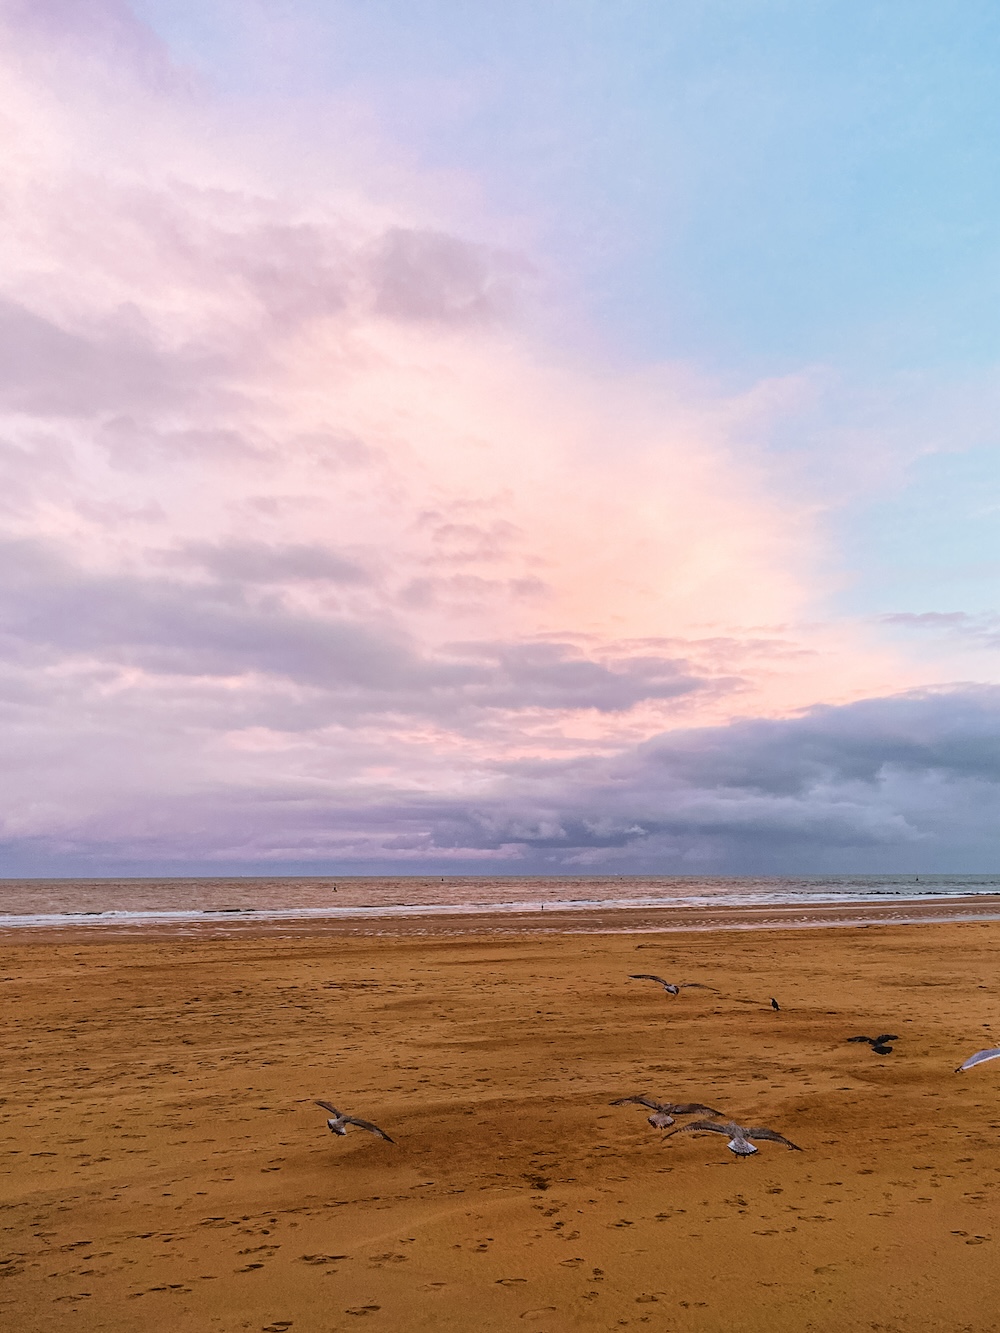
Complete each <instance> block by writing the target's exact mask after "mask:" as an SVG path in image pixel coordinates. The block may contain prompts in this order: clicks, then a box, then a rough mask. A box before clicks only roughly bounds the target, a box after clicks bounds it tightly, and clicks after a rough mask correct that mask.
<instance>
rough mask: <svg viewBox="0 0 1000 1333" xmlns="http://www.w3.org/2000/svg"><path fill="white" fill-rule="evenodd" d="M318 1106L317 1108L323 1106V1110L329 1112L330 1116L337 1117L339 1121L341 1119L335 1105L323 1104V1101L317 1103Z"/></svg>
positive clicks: (330, 1103)
mask: <svg viewBox="0 0 1000 1333" xmlns="http://www.w3.org/2000/svg"><path fill="white" fill-rule="evenodd" d="M316 1105H317V1106H322V1108H323V1110H324V1111H329V1112H330V1114H331V1115H332V1116H336V1117H337V1118H338V1119H339V1117H340V1112H339V1111H338V1110H337V1108H336V1107H335V1106H334V1104H333V1103H332V1102H321V1101H317V1102H316Z"/></svg>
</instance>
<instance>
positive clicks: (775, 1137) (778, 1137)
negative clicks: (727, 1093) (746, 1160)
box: [664, 1120, 803, 1157]
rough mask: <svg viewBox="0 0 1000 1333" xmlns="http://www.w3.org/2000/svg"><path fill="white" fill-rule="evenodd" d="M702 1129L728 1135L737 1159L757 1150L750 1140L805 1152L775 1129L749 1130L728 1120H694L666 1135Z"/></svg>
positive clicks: (690, 1132) (730, 1149) (689, 1132)
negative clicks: (777, 1144)
mask: <svg viewBox="0 0 1000 1333" xmlns="http://www.w3.org/2000/svg"><path fill="white" fill-rule="evenodd" d="M702 1129H710V1130H712V1131H713V1132H714V1133H716V1134H728V1135H729V1142H728V1143H727V1144H726V1147H727V1148H728V1149H729V1151H730V1152H731V1153H735V1154H736V1156H737V1157H750V1156H752V1155H753V1154H754V1153H755V1152H756V1151H757V1149H756V1148H755V1147H754V1146H753V1144H752V1143H750V1142H749V1140H750V1139H767V1140H769V1141H770V1142H771V1143H783V1144H784V1145H785V1147H786V1148H794V1149H795V1151H796V1152H802V1151H803V1150H802V1149H801V1148H800V1147H799V1145H798V1144H797V1143H792V1141H791V1139H786V1138H785V1136H784V1134H779V1133H778V1132H777V1130H774V1129H758V1128H750V1129H748V1128H747V1127H746V1126H745V1125H738V1124H737V1123H736V1121H735V1120H727V1121H725V1122H723V1123H722V1124H720V1123H719V1122H717V1121H715V1120H692V1121H691V1123H690V1124H689V1125H682V1126H681V1127H680V1129H672V1130H671V1131H670V1133H669V1134H666V1135H664V1137H665V1138H668V1139H669V1138H670V1137H671V1136H672V1135H674V1134H692V1133H697V1132H698V1131H699V1130H702Z"/></svg>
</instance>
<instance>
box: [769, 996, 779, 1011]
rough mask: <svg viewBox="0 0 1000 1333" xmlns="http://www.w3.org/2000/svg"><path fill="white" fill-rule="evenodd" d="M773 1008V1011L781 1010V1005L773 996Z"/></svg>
mask: <svg viewBox="0 0 1000 1333" xmlns="http://www.w3.org/2000/svg"><path fill="white" fill-rule="evenodd" d="M771 1008H772V1009H780V1008H781V1005H780V1004H779V1003H778V1001H777V1000H776V999H775V998H774V996H773V995H772V996H771Z"/></svg>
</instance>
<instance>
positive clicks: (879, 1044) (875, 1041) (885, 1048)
mask: <svg viewBox="0 0 1000 1333" xmlns="http://www.w3.org/2000/svg"><path fill="white" fill-rule="evenodd" d="M847 1040H848V1041H849V1042H850V1041H866V1042H867V1043H868V1045H869V1046H870V1047H871V1048H872V1050H873V1051H874V1052H875V1054H876V1055H888V1054H889V1052H890V1051H891V1050H892V1047H891V1046H889V1045H887V1044H886V1043H887V1042H890V1041H899V1037H898V1036H897V1034H896V1033H895V1032H880V1033H879V1035H878V1036H877V1037H848V1038H847Z"/></svg>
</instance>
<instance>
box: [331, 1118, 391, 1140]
mask: <svg viewBox="0 0 1000 1333" xmlns="http://www.w3.org/2000/svg"><path fill="white" fill-rule="evenodd" d="M344 1123H345V1124H346V1125H357V1127H358V1129H367V1131H368V1133H369V1134H377V1135H378V1136H379V1138H380V1139H385V1141H386V1143H395V1139H390V1137H389V1135H388V1134H387V1133H386V1132H385V1130H384V1129H379V1127H378V1125H373V1124H372V1122H371V1121H370V1120H358V1118H357V1117H356V1116H353V1115H345V1116H344Z"/></svg>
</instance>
